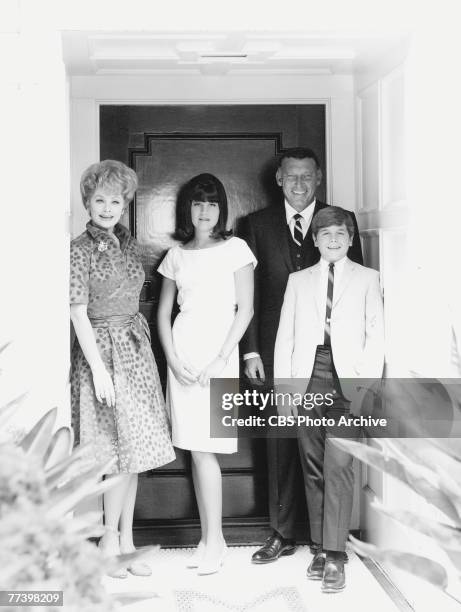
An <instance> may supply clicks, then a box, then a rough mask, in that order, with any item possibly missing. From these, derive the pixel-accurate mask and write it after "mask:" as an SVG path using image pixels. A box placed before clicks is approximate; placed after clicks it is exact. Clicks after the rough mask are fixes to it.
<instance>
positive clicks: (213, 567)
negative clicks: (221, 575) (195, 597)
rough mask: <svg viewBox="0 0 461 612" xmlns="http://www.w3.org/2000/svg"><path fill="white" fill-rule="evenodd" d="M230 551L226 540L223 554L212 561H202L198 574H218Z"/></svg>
mask: <svg viewBox="0 0 461 612" xmlns="http://www.w3.org/2000/svg"><path fill="white" fill-rule="evenodd" d="M228 552H229V549H228V548H227V545H226V543H225V542H224V546H223V549H222V551H221V554H220V555H219V556H218V557H217V558H216V559H215V560H214V561H212V562H208V563H205V562H204V561H202V562H201V563H200V565H199V566H198V570H197V574H198V575H199V576H208V575H209V574H216V572H219V570H220V568H221V567H222V565H223V564H224V559H225V558H226V555H227V553H228Z"/></svg>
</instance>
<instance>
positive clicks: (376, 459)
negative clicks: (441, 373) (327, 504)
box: [332, 380, 461, 603]
mask: <svg viewBox="0 0 461 612" xmlns="http://www.w3.org/2000/svg"><path fill="white" fill-rule="evenodd" d="M443 395H444V394H443V393H441V391H440V383H439V382H438V381H437V382H435V383H434V384H432V385H431V384H427V382H426V383H421V384H418V383H417V382H415V381H414V384H413V385H409V384H408V383H406V382H405V381H396V380H394V381H393V382H392V384H391V385H387V386H386V385H384V387H382V389H381V391H380V397H381V399H382V400H383V401H384V402H385V404H387V406H388V407H389V406H390V407H391V408H390V410H389V415H390V416H391V417H392V416H394V417H395V416H396V415H398V419H400V421H401V422H403V421H404V420H405V417H406V416H408V407H410V411H411V413H412V414H415V412H414V410H413V409H414V407H415V406H419V407H421V406H422V407H424V411H425V413H426V415H430V416H429V418H432V419H433V418H434V415H436V416H437V415H439V414H440V413H441V411H442V410H443V407H442V406H441V398H442V397H443ZM459 395H460V394H459V390H458V387H457V386H452V387H451V388H450V394H449V395H448V394H446V398H447V397H448V398H449V401H450V406H451V408H450V412H447V411H445V414H446V415H447V414H448V415H449V417H447V418H446V419H445V420H446V422H445V423H442V427H445V428H446V427H447V426H448V429H449V428H450V427H451V426H452V425H453V422H455V423H456V421H457V420H458V419H459V414H458V413H457V411H458V410H459V406H460V405H461V404H460V402H459V399H460V398H459ZM421 412H422V410H421V409H420V410H419V414H420V415H421ZM424 421H425V420H424V419H421V418H420V419H417V420H408V419H407V420H406V422H405V433H406V436H407V438H395V439H389V438H385V439H384V438H383V439H376V440H375V442H376V443H377V444H378V445H379V446H380V448H376V447H375V446H369V445H367V444H366V443H362V442H356V441H352V440H346V439H340V438H335V439H333V440H332V441H333V443H334V444H335V445H337V446H338V447H339V448H341V449H342V450H344V451H346V452H349V453H351V454H352V455H353V456H355V457H357V459H359V460H360V461H362V462H364V463H366V464H367V465H368V466H370V467H372V468H374V469H376V470H378V471H380V472H382V473H383V474H387V475H389V476H391V477H392V478H394V479H395V480H397V481H399V482H400V483H403V484H404V485H405V486H406V487H408V488H409V489H410V490H411V491H413V492H414V493H416V494H417V495H418V496H419V497H420V498H421V499H422V500H424V501H425V502H427V503H429V504H431V505H432V506H433V507H434V508H435V509H437V511H438V512H434V515H439V516H442V517H443V516H445V518H446V522H445V521H443V518H442V519H441V520H436V519H435V518H428V517H427V516H424V515H423V514H422V513H419V512H415V511H411V510H407V509H394V508H390V507H388V506H386V505H384V504H382V503H380V502H378V501H377V500H375V501H374V502H373V503H372V508H374V509H375V510H376V511H377V512H379V513H380V514H382V515H383V516H386V517H388V518H391V519H392V520H394V521H396V522H398V523H399V524H400V525H403V526H405V527H406V528H410V529H413V530H415V531H417V532H419V533H420V534H424V535H425V536H427V537H428V538H430V539H431V540H432V541H433V543H434V544H436V545H437V546H438V547H439V548H441V549H442V550H443V551H445V553H446V555H447V557H448V559H449V562H450V563H447V564H445V563H441V562H439V561H434V560H433V559H430V558H428V557H424V556H422V555H417V554H413V553H412V552H403V551H400V550H394V549H382V548H378V547H377V546H374V545H372V544H368V543H365V542H362V541H360V540H357V539H356V538H354V537H352V536H350V540H351V542H352V546H353V548H354V550H355V551H356V552H357V553H358V554H360V555H362V556H364V557H371V558H372V559H374V560H375V561H377V562H388V563H390V564H392V565H394V566H395V567H397V568H399V569H402V570H405V571H407V572H410V573H412V574H413V575H415V576H418V577H419V578H422V579H423V580H426V581H427V582H429V583H431V584H432V585H434V586H436V587H437V588H439V589H441V590H442V591H443V592H444V593H445V594H446V595H447V596H448V597H450V598H452V599H454V600H455V601H457V602H459V603H461V598H460V597H459V587H460V583H459V580H461V440H460V439H454V438H448V437H447V438H446V439H442V438H432V437H431V438H429V437H424V435H426V436H427V435H431V433H432V431H434V429H433V428H437V427H440V422H436V423H435V425H433V426H432V425H430V424H429V425H428V421H427V420H426V422H424ZM453 574H454V575H455V583H453V582H452V581H451V577H452V576H453Z"/></svg>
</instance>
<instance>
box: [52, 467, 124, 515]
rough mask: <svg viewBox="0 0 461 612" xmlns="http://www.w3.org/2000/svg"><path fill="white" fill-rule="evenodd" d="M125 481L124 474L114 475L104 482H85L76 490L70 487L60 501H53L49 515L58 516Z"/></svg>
mask: <svg viewBox="0 0 461 612" xmlns="http://www.w3.org/2000/svg"><path fill="white" fill-rule="evenodd" d="M122 481H123V475H118V476H113V477H112V478H108V479H107V480H104V481H103V482H99V483H97V484H96V483H95V482H84V483H83V484H81V485H80V486H79V487H78V488H76V489H75V490H73V489H70V490H69V492H68V493H67V494H66V495H64V496H63V498H62V499H61V500H60V501H59V503H56V502H53V504H52V505H51V506H50V508H49V509H48V511H47V515H48V516H49V517H51V518H58V517H61V516H64V515H65V514H67V513H68V512H70V511H71V510H72V509H73V508H75V506H76V505H77V504H79V503H80V502H82V501H84V500H86V499H90V498H92V497H99V496H100V495H102V494H103V493H105V492H106V491H108V490H109V489H111V488H112V487H115V486H116V485H118V484H120V483H121V482H122Z"/></svg>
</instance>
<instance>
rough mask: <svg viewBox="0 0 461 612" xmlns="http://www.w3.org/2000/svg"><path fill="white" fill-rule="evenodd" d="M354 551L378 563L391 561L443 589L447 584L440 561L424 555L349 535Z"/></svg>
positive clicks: (446, 577) (446, 576)
mask: <svg viewBox="0 0 461 612" xmlns="http://www.w3.org/2000/svg"><path fill="white" fill-rule="evenodd" d="M349 540H350V541H351V543H352V548H353V549H354V551H355V552H356V553H357V554H358V555H361V556H362V557H371V558H372V559H374V560H375V561H378V562H379V563H383V562H387V563H392V565H395V567H398V568H399V569H402V570H405V571H406V572H409V573H410V574H413V575H414V576H418V578H422V579H423V580H426V581H427V582H430V583H431V584H433V585H434V586H436V587H438V588H439V589H441V590H442V591H445V590H446V588H447V586H448V574H447V572H446V570H445V568H444V567H443V565H441V564H440V563H436V562H435V561H432V560H431V559H427V558H426V557H421V556H419V555H414V554H412V553H407V552H402V551H400V550H382V549H380V548H377V547H376V546H373V544H366V543H365V542H361V541H360V540H357V539H356V538H354V537H353V536H349Z"/></svg>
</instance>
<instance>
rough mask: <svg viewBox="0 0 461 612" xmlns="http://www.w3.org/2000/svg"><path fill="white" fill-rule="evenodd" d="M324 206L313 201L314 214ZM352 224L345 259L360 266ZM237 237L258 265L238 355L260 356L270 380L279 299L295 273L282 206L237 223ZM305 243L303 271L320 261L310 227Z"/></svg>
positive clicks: (360, 254)
mask: <svg viewBox="0 0 461 612" xmlns="http://www.w3.org/2000/svg"><path fill="white" fill-rule="evenodd" d="M326 206H327V204H324V203H323V202H319V201H318V200H317V202H316V204H315V209H314V215H315V213H316V212H318V211H319V210H321V209H322V208H325V207H326ZM350 214H351V216H352V219H353V221H354V226H355V233H354V239H353V242H352V246H351V247H350V249H349V252H348V257H349V259H351V260H352V261H355V262H357V263H359V264H363V258H362V248H361V245H360V238H359V232H358V227H357V220H356V218H355V215H354V213H350ZM240 235H241V236H242V238H244V239H245V240H246V242H247V244H248V246H249V247H250V249H251V250H252V251H253V253H254V255H255V257H256V259H257V260H258V265H257V266H256V269H255V297H254V316H253V320H252V321H251V323H250V325H249V327H248V329H247V331H246V333H245V335H244V337H243V338H242V341H241V344H240V346H241V349H242V353H243V354H245V353H251V352H253V351H254V352H257V353H259V354H260V355H261V358H262V360H263V363H264V368H265V370H266V377H268V378H269V379H271V378H272V372H273V363H274V346H275V338H276V335H277V328H278V324H279V319H280V311H281V309H282V304H283V296H284V294H285V289H286V286H287V282H288V275H289V274H291V272H295V271H296V270H295V268H294V266H293V263H292V259H291V255H290V248H289V243H288V240H289V239H290V237H289V234H288V232H287V222H286V214H285V206H284V204H283V201H282V202H279V204H278V205H276V206H269V207H268V208H263V209H262V210H258V211H256V212H254V213H251V214H250V215H248V216H247V217H245V218H244V219H242V222H241V231H240ZM305 241H307V244H306V245H305V246H306V249H307V256H306V259H305V261H304V265H305V267H309V266H312V265H314V264H315V263H317V262H318V261H319V259H320V254H319V251H318V249H317V248H316V247H315V246H314V241H313V238H312V230H311V226H309V229H308V232H307V235H306V238H305Z"/></svg>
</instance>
